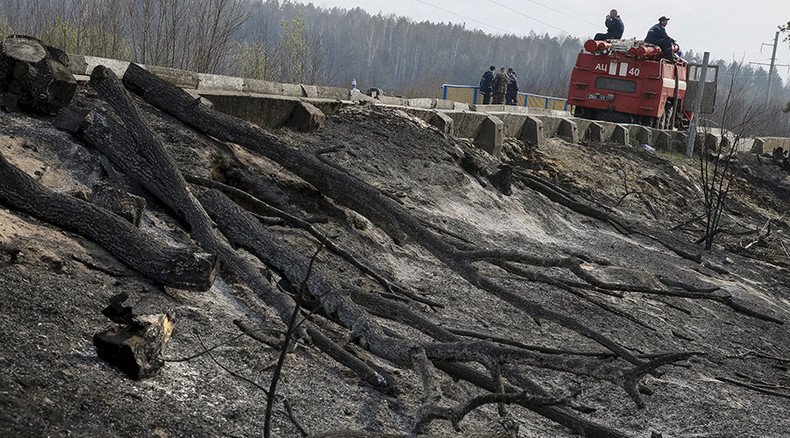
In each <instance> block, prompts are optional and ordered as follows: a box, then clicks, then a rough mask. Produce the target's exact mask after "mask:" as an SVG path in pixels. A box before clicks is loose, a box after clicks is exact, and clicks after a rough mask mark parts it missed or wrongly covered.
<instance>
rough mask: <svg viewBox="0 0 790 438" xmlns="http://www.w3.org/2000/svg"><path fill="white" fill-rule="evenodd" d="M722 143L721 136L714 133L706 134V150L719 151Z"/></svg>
mask: <svg viewBox="0 0 790 438" xmlns="http://www.w3.org/2000/svg"><path fill="white" fill-rule="evenodd" d="M720 143H721V136H720V135H718V134H714V133H712V132H706V133H705V143H704V145H705V149H708V150H710V151H718V150H719V144H720Z"/></svg>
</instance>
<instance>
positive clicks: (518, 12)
mask: <svg viewBox="0 0 790 438" xmlns="http://www.w3.org/2000/svg"><path fill="white" fill-rule="evenodd" d="M488 1H490V2H491V3H493V4H495V5H497V6H501V7H503V8H505V9H507V10H509V11H512V12H515V13H517V14H519V15H522V16H524V17H527V18H529V19H530V20H532V21H537V22H538V23H540V24H543V25H545V26H549V27H551V28H553V29H557V30H558V31H560V32H565V33H567V34H568V35H572V36H576V35H573V33H572V32H568V31H567V30H565V29H562V28H559V27H557V26H554V25H553V24H549V23H546V22H545V21H542V20H539V19H537V18H535V17H532V16H529V15H527V14H525V13H523V12H521V11H519V10H517V9H513V8H511V7H510V6H508V5H506V4H502V3H499V2H498V1H496V0H488Z"/></svg>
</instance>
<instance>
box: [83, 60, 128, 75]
mask: <svg viewBox="0 0 790 438" xmlns="http://www.w3.org/2000/svg"><path fill="white" fill-rule="evenodd" d="M83 59H84V60H85V72H84V74H86V75H88V76H90V74H91V73H93V69H94V68H96V66H99V65H103V66H105V67H107V68H109V69H110V70H112V71H113V73H115V75H116V76H118V77H119V78H121V77H123V75H124V74H125V73H126V69H127V68H129V62H127V61H118V60H117V59H109V58H98V57H96V56H84V57H83Z"/></svg>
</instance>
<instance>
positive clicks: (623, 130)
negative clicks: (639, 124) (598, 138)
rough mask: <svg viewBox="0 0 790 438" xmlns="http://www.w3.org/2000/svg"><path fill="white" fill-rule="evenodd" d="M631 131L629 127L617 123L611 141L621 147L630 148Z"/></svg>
mask: <svg viewBox="0 0 790 438" xmlns="http://www.w3.org/2000/svg"><path fill="white" fill-rule="evenodd" d="M630 137H631V131H629V130H628V125H621V124H619V123H616V124H615V125H614V128H613V129H612V136H611V137H609V141H611V142H612V143H617V144H619V145H623V146H628V145H629V144H631V138H630Z"/></svg>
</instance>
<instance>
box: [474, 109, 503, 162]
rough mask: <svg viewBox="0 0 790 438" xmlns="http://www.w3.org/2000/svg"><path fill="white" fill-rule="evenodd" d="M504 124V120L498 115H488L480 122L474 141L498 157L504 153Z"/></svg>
mask: <svg viewBox="0 0 790 438" xmlns="http://www.w3.org/2000/svg"><path fill="white" fill-rule="evenodd" d="M503 125H504V124H503V123H502V120H500V119H499V118H498V117H496V116H492V115H488V116H486V117H485V119H483V121H482V123H480V127H479V128H478V131H477V135H476V136H475V138H474V141H473V143H474V144H475V145H477V147H479V148H480V149H482V150H484V151H486V152H488V153H489V154H491V155H492V156H494V157H497V158H498V157H499V156H500V154H501V153H502V143H503V142H504V135H503V129H504V126H503Z"/></svg>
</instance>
